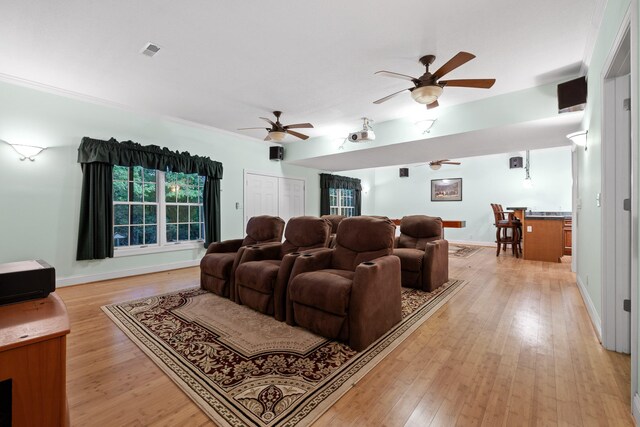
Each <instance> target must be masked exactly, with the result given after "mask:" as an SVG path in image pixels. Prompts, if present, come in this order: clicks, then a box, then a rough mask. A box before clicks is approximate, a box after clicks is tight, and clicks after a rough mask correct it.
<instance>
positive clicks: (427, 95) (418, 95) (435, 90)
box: [411, 85, 442, 105]
mask: <svg viewBox="0 0 640 427" xmlns="http://www.w3.org/2000/svg"><path fill="white" fill-rule="evenodd" d="M440 95H442V88H441V87H440V86H438V85H429V86H422V87H417V88H415V89H414V90H412V91H411V97H412V98H413V100H414V101H416V102H417V103H418V104H425V105H428V104H431V103H432V102H435V101H436V100H437V99H438V98H439V97H440Z"/></svg>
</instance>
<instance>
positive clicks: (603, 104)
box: [600, 0, 640, 421]
mask: <svg viewBox="0 0 640 427" xmlns="http://www.w3.org/2000/svg"><path fill="white" fill-rule="evenodd" d="M637 28H638V5H637V0H631V4H630V6H629V9H628V10H627V12H626V14H625V17H624V19H623V20H622V23H621V26H620V29H619V30H618V34H617V35H616V38H615V41H614V43H613V45H612V47H611V50H610V52H609V54H608V55H607V58H606V59H605V61H604V66H603V68H602V72H601V75H600V85H601V86H600V87H601V88H602V99H601V101H600V114H601V118H602V122H601V129H600V132H601V133H600V141H601V149H602V151H601V153H602V159H601V160H602V164H601V167H602V183H601V185H602V187H601V188H602V191H603V198H602V200H603V209H602V216H601V220H602V227H601V231H602V251H603V252H602V277H601V283H602V286H601V293H602V294H601V296H602V320H601V322H602V326H601V331H602V337H601V339H602V344H603V346H604V347H605V348H607V349H615V332H616V322H615V311H616V298H615V295H616V283H615V281H613V280H611V275H612V273H613V272H614V271H615V265H614V261H615V260H614V259H613V256H612V254H613V253H614V248H615V236H614V233H612V230H615V228H614V226H613V220H614V214H615V210H616V207H615V206H613V204H612V200H611V199H612V198H611V197H608V196H610V194H611V193H610V192H611V188H612V187H613V188H615V187H614V186H613V183H614V182H615V147H612V146H610V145H606V144H604V143H603V142H604V141H606V138H607V136H608V133H607V128H608V126H609V125H608V124H607V123H605V118H610V116H611V115H610V114H606V112H605V110H606V108H607V104H608V102H607V101H608V97H609V96H611V94H610V93H607V91H606V90H605V82H606V81H607V80H609V78H607V75H608V74H609V73H610V71H611V68H612V66H613V62H614V59H615V58H616V56H617V54H618V52H619V50H620V48H621V45H622V42H623V40H624V38H625V36H626V34H627V32H629V38H630V52H629V54H630V64H631V76H630V77H631V90H630V94H631V111H632V113H631V170H630V173H631V177H630V178H631V192H630V197H631V251H630V252H631V253H630V264H631V265H630V267H631V274H630V281H631V296H630V298H631V346H630V350H631V379H630V380H631V381H630V382H631V402H630V403H631V408H632V412H633V415H634V418H635V419H636V421H638V420H640V397H639V396H638V309H637V307H636V306H637V303H638V277H639V275H638V241H639V239H638V207H639V206H638V154H639V151H638V113H637V112H638V99H637V98H638V58H637V56H636V53H637V52H638V44H637V38H638V31H637Z"/></svg>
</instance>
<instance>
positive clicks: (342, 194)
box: [329, 188, 356, 216]
mask: <svg viewBox="0 0 640 427" xmlns="http://www.w3.org/2000/svg"><path fill="white" fill-rule="evenodd" d="M353 196H354V195H353V190H347V189H343V188H330V189H329V210H330V213H331V215H344V216H353V215H354V214H355V210H356V209H355V198H354V197H353Z"/></svg>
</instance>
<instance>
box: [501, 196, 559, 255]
mask: <svg viewBox="0 0 640 427" xmlns="http://www.w3.org/2000/svg"><path fill="white" fill-rule="evenodd" d="M526 209H527V208H524V207H507V210H510V211H513V213H514V215H515V216H516V217H517V218H518V219H519V220H520V221H521V222H522V251H523V252H524V254H523V258H524V259H527V260H532V261H547V262H560V258H562V256H563V255H565V254H567V251H566V249H565V247H566V245H567V243H566V242H565V236H566V234H567V231H566V230H567V224H569V225H568V233H569V235H570V233H571V213H570V212H528V211H526ZM568 244H569V245H571V242H570V241H569V243H568ZM568 254H569V255H570V254H571V252H570V251H569V253H568Z"/></svg>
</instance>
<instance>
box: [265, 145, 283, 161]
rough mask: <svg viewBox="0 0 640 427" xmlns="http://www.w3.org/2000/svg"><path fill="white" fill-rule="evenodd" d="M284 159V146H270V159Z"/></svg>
mask: <svg viewBox="0 0 640 427" xmlns="http://www.w3.org/2000/svg"><path fill="white" fill-rule="evenodd" d="M282 159H284V147H280V146H279V145H274V146H273V147H269V160H282Z"/></svg>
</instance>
